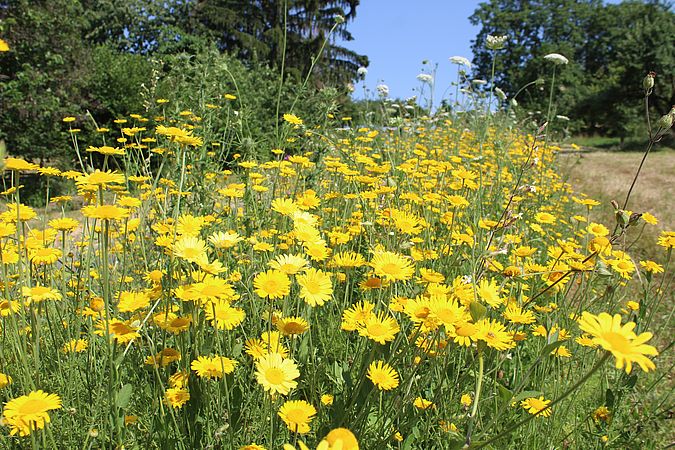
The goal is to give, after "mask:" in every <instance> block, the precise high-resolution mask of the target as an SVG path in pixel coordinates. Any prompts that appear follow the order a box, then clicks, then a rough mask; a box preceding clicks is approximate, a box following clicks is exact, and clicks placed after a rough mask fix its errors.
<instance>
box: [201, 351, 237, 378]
mask: <svg viewBox="0 0 675 450" xmlns="http://www.w3.org/2000/svg"><path fill="white" fill-rule="evenodd" d="M236 365H237V361H235V360H233V359H230V358H226V357H225V356H213V357H208V356H199V357H198V358H197V359H195V360H194V361H192V363H191V364H190V368H191V369H192V370H194V371H195V372H197V375H198V376H200V377H201V378H222V377H223V375H225V374H230V373H232V372H234V367H235V366H236Z"/></svg>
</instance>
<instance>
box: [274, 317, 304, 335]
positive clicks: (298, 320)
mask: <svg viewBox="0 0 675 450" xmlns="http://www.w3.org/2000/svg"><path fill="white" fill-rule="evenodd" d="M275 326H276V327H277V329H278V330H279V331H280V332H281V334H283V335H284V336H291V335H295V334H302V333H304V332H305V331H307V330H309V324H308V323H307V321H306V320H305V319H303V318H302V317H282V318H281V319H279V320H277V323H276V324H275Z"/></svg>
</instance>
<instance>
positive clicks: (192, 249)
mask: <svg viewBox="0 0 675 450" xmlns="http://www.w3.org/2000/svg"><path fill="white" fill-rule="evenodd" d="M490 38H491V39H489V40H488V41H487V46H488V48H490V49H491V51H495V52H496V51H499V50H500V49H501V48H503V46H504V45H507V43H505V41H506V37H504V38H500V37H493V36H491V37H490ZM451 61H452V60H451ZM454 62H455V63H456V64H458V65H461V64H464V62H463V61H462V59H461V58H457V57H456V58H455V60H454ZM544 63H545V64H546V66H545V67H546V68H547V72H546V77H547V78H546V82H547V83H549V84H547V87H546V89H549V86H550V92H551V97H550V103H549V110H548V114H549V116H550V115H551V114H552V108H551V105H553V104H555V96H554V95H553V93H554V89H553V86H554V84H555V82H556V81H555V74H556V73H557V72H556V71H562V70H565V65H566V64H567V58H566V57H565V56H562V55H559V54H551V55H548V56H547V57H546V59H545V60H544ZM430 77H431V76H429V79H431V78H430ZM650 77H651V78H650ZM657 80H658V78H657ZM421 81H422V82H424V83H429V82H430V81H429V80H426V81H425V80H421ZM644 83H645V84H644V86H637V87H636V88H637V89H641V90H643V92H644V99H645V103H646V104H647V108H649V96H650V93H651V90H652V89H653V86H654V77H653V76H651V75H648V76H647V78H646V80H645V82H644ZM385 88H386V86H383V88H382V92H380V94H381V95H382V96H383V97H384V96H386V92H384V89H385ZM477 88H478V86H476V84H471V83H468V84H467V85H466V86H465V87H463V88H462V92H461V94H462V95H463V97H462V98H463V100H462V101H463V105H464V106H465V107H464V108H463V110H464V111H465V112H464V113H455V112H447V111H441V110H432V108H431V107H430V108H429V109H428V110H426V111H425V110H424V109H423V108H417V109H415V110H412V109H411V110H412V112H411V113H409V114H401V115H396V116H390V115H389V114H390V112H389V109H392V108H391V105H390V108H389V109H384V110H383V111H382V117H383V121H382V122H381V123H368V124H366V123H360V122H359V121H358V120H357V119H356V118H351V117H345V116H343V115H340V114H339V112H338V111H336V110H326V111H323V113H320V112H317V113H316V114H323V116H322V117H320V119H321V123H322V124H323V125H320V126H319V125H314V123H316V121H315V120H310V119H312V118H311V117H303V116H302V115H300V114H297V113H296V112H295V111H294V110H293V109H292V108H288V109H286V110H283V109H282V110H281V111H279V119H280V122H279V125H278V129H277V130H276V133H277V134H276V135H277V137H278V140H277V142H276V145H275V146H274V147H272V148H269V149H267V150H268V151H269V152H268V153H269V154H270V155H272V156H271V157H270V158H261V157H259V156H256V155H259V154H254V153H247V152H244V151H240V150H239V149H237V148H233V147H232V145H231V142H230V141H229V140H228V139H229V136H231V134H232V133H236V132H237V130H238V129H241V127H242V126H245V122H242V121H244V120H245V118H243V119H242V118H241V117H240V116H238V115H237V114H235V112H236V111H237V110H238V109H239V108H240V105H239V100H240V98H241V93H239V92H237V91H230V92H220V93H218V96H215V97H212V98H206V99H204V98H202V99H201V100H200V101H198V102H194V103H193V104H189V103H180V104H179V103H178V102H174V101H170V100H168V99H164V98H154V99H152V101H151V102H150V103H148V106H147V108H146V109H145V110H144V111H128V112H127V114H126V115H123V116H121V115H120V116H118V117H117V119H116V120H115V121H114V126H112V127H100V126H98V125H97V124H96V122H95V121H94V120H92V118H91V117H81V116H77V117H75V116H69V117H64V118H62V121H61V123H60V124H59V126H60V127H62V129H63V131H64V132H66V133H67V136H68V137H69V140H70V141H69V142H70V145H71V151H72V156H73V158H72V159H73V161H74V162H75V167H74V168H73V167H71V168H63V167H61V168H57V167H56V166H53V165H50V164H42V165H40V164H36V163H33V162H31V161H30V160H26V159H23V158H19V157H15V156H11V155H12V148H9V147H8V148H6V149H3V152H4V153H5V157H4V159H3V160H2V163H1V164H2V170H3V175H4V176H3V182H4V185H3V186H2V190H3V192H2V194H1V195H2V204H1V205H0V210H1V213H0V258H1V264H0V268H1V270H2V272H1V274H0V288H1V290H2V294H1V295H0V332H1V333H2V340H1V341H0V342H1V345H0V397H1V401H2V412H1V416H2V421H1V426H0V448H6V449H13V448H17V449H42V448H45V449H52V448H54V449H79V448H82V449H104V448H105V449H108V448H110V449H122V448H124V449H155V448H157V449H174V448H175V449H241V450H243V449H245V450H254V449H284V450H290V449H307V448H311V449H320V450H355V449H459V448H471V449H479V448H486V449H502V448H527V449H529V448H537V449H539V448H571V449H586V448H606V447H608V448H658V447H661V446H664V445H665V444H667V443H664V442H659V441H658V440H659V439H661V438H662V437H663V436H664V435H667V432H666V434H664V432H663V430H662V427H663V425H662V424H661V423H662V422H661V421H662V420H664V414H667V411H668V408H671V407H672V396H671V391H672V384H670V385H669V378H670V377H671V374H672V373H671V372H672V355H671V354H669V353H668V351H669V349H670V346H671V345H672V342H671V339H672V337H671V336H670V335H671V333H672V328H671V326H670V325H672V321H671V318H672V311H671V309H672V298H673V297H672V294H671V291H672V280H673V279H672V268H671V257H672V252H673V247H675V232H673V231H663V232H661V233H660V235H659V237H658V241H657V242H656V245H657V246H658V248H659V249H660V254H659V259H658V260H654V261H653V260H641V259H638V258H636V257H635V256H634V255H633V254H632V252H631V250H632V249H631V246H632V245H633V243H634V242H635V241H636V240H639V239H641V236H642V231H643V230H644V229H645V228H647V227H655V226H656V224H657V223H658V216H659V211H643V210H641V208H640V205H639V204H633V203H631V190H632V189H633V186H626V189H625V197H624V198H620V199H617V201H616V202H615V203H614V206H613V208H614V212H615V220H614V221H613V222H610V223H599V222H595V221H594V219H593V217H594V216H593V209H594V208H598V207H599V205H600V202H599V201H598V200H596V199H593V198H590V197H588V196H586V195H585V194H584V193H583V192H576V191H574V190H573V188H572V186H571V185H570V184H568V183H567V182H566V178H565V174H564V173H563V172H562V171H561V170H560V167H559V165H558V154H559V153H560V151H561V148H560V146H559V144H558V141H557V140H556V139H555V137H554V135H553V133H552V131H551V130H549V123H550V121H542V122H541V123H539V124H537V126H535V127H527V126H525V125H523V124H522V122H519V121H517V120H516V119H515V117H514V115H513V111H512V107H511V106H509V104H508V102H506V103H503V104H500V105H501V106H495V105H497V103H496V102H493V99H497V98H498V96H500V95H503V92H495V91H494V90H493V89H491V88H490V89H489V91H485V92H480V91H479V90H478V89H477ZM547 93H548V91H547ZM430 104H431V102H430ZM396 107H398V108H399V109H403V107H402V106H398V105H397V106H394V107H393V109H395V108H396ZM674 117H675V112H671V113H669V114H666V115H665V116H663V117H662V118H661V119H660V120H659V121H658V122H655V123H652V124H650V132H649V136H646V137H645V148H646V151H645V158H647V155H648V154H649V152H650V150H651V149H652V148H653V147H656V146H658V145H659V141H660V140H661V138H662V137H663V136H664V135H665V134H666V133H668V132H669V129H670V127H671V126H672V122H673V118H674ZM314 119H316V118H314ZM549 119H550V117H549ZM310 122H311V123H312V125H309V123H310ZM242 123H244V125H242ZM83 130H87V131H88V132H89V133H90V134H89V135H88V136H93V137H92V138H87V139H86V140H85V139H84V138H82V137H81V136H82V135H83ZM635 170H636V172H637V173H636V177H635V180H634V183H633V184H635V183H639V169H638V168H637V167H636V168H635ZM36 177H39V179H40V180H41V186H43V187H44V189H42V190H41V191H40V195H41V196H42V199H43V201H42V203H41V204H40V205H35V204H34V205H33V206H30V205H29V204H28V203H27V202H26V200H25V198H24V192H25V189H24V184H25V180H26V179H28V178H31V179H33V178H36ZM53 186H58V187H59V189H58V192H57V193H56V194H54V191H53ZM54 189H55V188H54ZM664 311H665V312H664ZM669 358H670V359H669ZM671 412H672V411H671ZM666 427H667V426H666ZM645 428H648V429H650V430H651V431H650V432H645ZM659 430H661V431H659ZM636 442H640V444H639V445H637V444H636ZM636 445H637V446H636Z"/></svg>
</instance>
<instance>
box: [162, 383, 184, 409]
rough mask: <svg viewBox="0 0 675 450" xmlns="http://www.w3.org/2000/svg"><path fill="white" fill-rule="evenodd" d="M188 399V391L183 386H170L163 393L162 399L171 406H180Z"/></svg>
mask: <svg viewBox="0 0 675 450" xmlns="http://www.w3.org/2000/svg"><path fill="white" fill-rule="evenodd" d="M189 400H190V393H189V392H188V390H187V389H185V388H183V387H172V388H169V389H167V390H166V392H165V393H164V401H165V402H166V404H167V405H169V406H171V407H173V408H176V409H178V408H181V407H182V406H183V405H184V404H185V403H187V402H188V401H189Z"/></svg>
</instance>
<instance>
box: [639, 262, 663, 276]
mask: <svg viewBox="0 0 675 450" xmlns="http://www.w3.org/2000/svg"><path fill="white" fill-rule="evenodd" d="M640 265H641V266H642V267H643V268H644V269H645V271H647V272H650V273H663V266H662V265H660V264H657V263H655V262H654V261H640Z"/></svg>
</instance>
